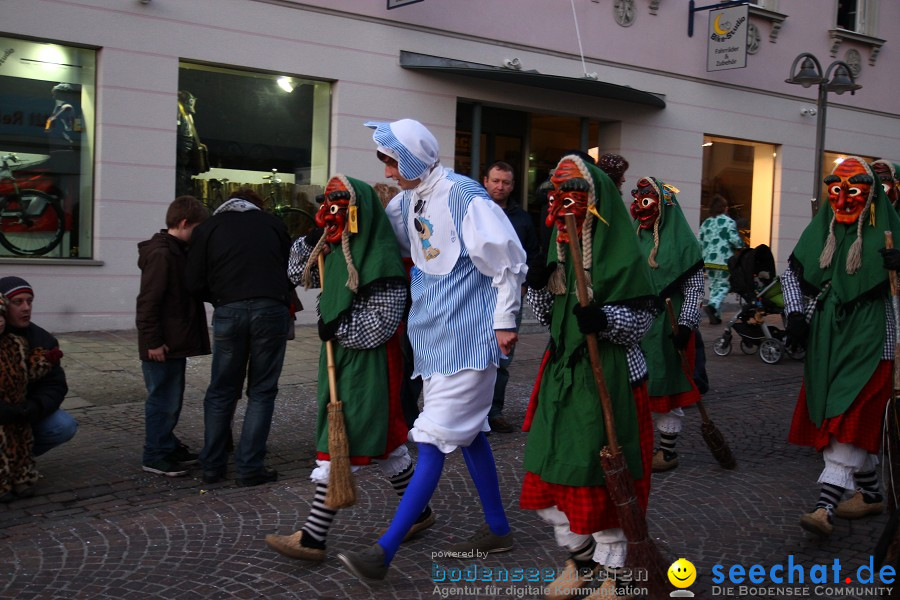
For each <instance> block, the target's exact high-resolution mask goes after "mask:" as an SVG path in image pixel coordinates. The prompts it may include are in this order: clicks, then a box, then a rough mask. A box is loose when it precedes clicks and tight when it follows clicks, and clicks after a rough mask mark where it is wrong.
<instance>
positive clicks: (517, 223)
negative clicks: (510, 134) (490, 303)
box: [484, 160, 540, 433]
mask: <svg viewBox="0 0 900 600" xmlns="http://www.w3.org/2000/svg"><path fill="white" fill-rule="evenodd" d="M514 187H515V173H513V168H512V165H510V164H509V163H506V162H503V161H502V160H500V161H497V162H495V163H494V164H492V165H491V166H490V167H488V170H487V175H486V176H485V177H484V189H485V190H487V193H488V194H490V196H491V199H492V200H493V201H494V202H496V203H497V205H498V206H499V207H500V208H502V209H503V213H504V214H505V215H506V218H507V219H509V222H510V223H512V226H513V229H515V230H516V235H517V236H518V238H519V242H521V244H522V248H524V249H525V256H526V261H527V262H528V264H531V260H532V259H534V258H536V257H537V255H538V253H539V251H540V241H539V239H538V235H537V232H536V231H535V229H534V223H533V222H532V221H531V216H529V214H528V213H527V212H525V211H524V210H523V209H522V205H521V204H519V203H518V202H516V201H515V200H514V199H512V198H511V197H510V196H511V195H512V191H513V188H514ZM523 289H524V288H523ZM523 293H524V292H523ZM521 323H522V311H521V310H520V311H519V313H518V314H517V315H516V329H518V328H519V325H521ZM512 359H513V351H510V353H509V354H508V355H506V356H501V357H500V364H499V365H498V367H497V381H496V383H495V384H494V399H493V402H492V403H491V410H490V411H489V412H488V424H489V425H490V426H491V431H496V432H497V433H512V432H513V431H515V430H516V427H515V426H513V424H512V423H510V422H509V421H507V420H506V419H504V418H503V405H504V402H505V400H506V384H507V383H508V382H509V365H510V363H512Z"/></svg>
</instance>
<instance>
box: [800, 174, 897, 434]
mask: <svg viewBox="0 0 900 600" xmlns="http://www.w3.org/2000/svg"><path fill="white" fill-rule="evenodd" d="M872 188H873V190H874V192H875V194H874V199H873V201H872V204H871V206H870V209H869V211H866V212H863V213H862V214H861V215H860V218H861V219H863V220H864V225H863V228H862V266H861V267H860V269H859V270H858V271H857V272H856V273H854V274H853V275H848V274H847V268H846V264H847V253H848V252H849V250H850V246H851V245H852V244H853V242H854V241H855V240H856V230H857V224H856V223H853V224H852V225H842V224H840V223H835V225H834V234H835V240H836V247H835V252H834V257H833V259H832V261H831V265H830V266H828V267H826V268H824V269H822V268H820V267H819V255H820V254H821V253H822V248H823V247H824V245H825V241H826V239H827V236H828V228H829V225H830V223H831V220H832V218H833V217H834V211H833V210H832V208H831V204H830V203H829V202H825V203H824V204H823V206H822V207H821V208H820V209H819V212H818V213H816V216H815V217H813V219H812V221H811V222H810V224H809V225H808V226H807V227H806V230H805V231H804V232H803V234H802V235H801V236H800V239H799V241H798V242H797V246H796V247H795V248H794V252H793V254H791V257H790V259H789V260H790V264H791V267H792V268H793V269H794V270H795V271H796V272H797V275H798V276H799V277H800V280H801V283H802V284H803V287H804V292H805V293H807V294H813V295H819V306H818V307H817V308H816V311H815V312H814V313H813V317H812V320H811V322H810V334H809V340H808V343H807V345H808V348H809V350H808V352H807V355H806V360H805V362H804V368H803V380H804V384H805V386H806V404H807V407H808V409H809V418H810V420H811V421H812V422H813V423H814V424H815V425H816V427H819V426H821V425H822V422H823V421H824V420H825V419H827V418H831V417H836V416H838V415H841V414H843V413H844V411H846V410H847V409H848V408H849V407H850V404H852V402H853V401H854V400H855V399H856V396H857V395H858V394H859V392H860V391H861V390H862V388H863V387H864V386H865V384H866V383H867V382H868V381H869V379H870V378H871V377H872V374H873V373H874V372H875V369H876V367H877V366H878V363H879V361H880V360H881V357H882V354H883V349H884V342H885V339H884V338H885V314H884V307H885V301H886V300H887V294H888V289H889V288H888V272H887V271H886V270H885V269H884V267H883V266H882V265H883V259H882V257H881V255H880V254H879V252H878V250H879V249H880V248H884V232H885V231H893V232H900V217H898V216H897V213H896V211H894V209H893V207H892V206H891V204H890V202H889V201H888V199H887V196H885V194H884V190H883V189H882V188H881V185H877V184H876V185H873V186H872ZM870 215H871V216H870ZM873 221H874V223H873ZM828 283H830V284H831V285H830V287H828V289H827V290H826V291H825V292H824V293H822V290H823V289H824V288H825V287H826V284H828Z"/></svg>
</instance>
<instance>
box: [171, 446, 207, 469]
mask: <svg viewBox="0 0 900 600" xmlns="http://www.w3.org/2000/svg"><path fill="white" fill-rule="evenodd" d="M166 458H167V459H168V460H170V461H172V462H174V463H176V464H178V465H179V466H182V467H191V466H193V465H196V464H197V463H199V462H200V455H199V454H195V453H194V452H191V449H190V448H188V447H187V445H186V444H182V443H181V442H178V447H177V448H175V449H174V450H172V452H170V453H169V456H167V457H166Z"/></svg>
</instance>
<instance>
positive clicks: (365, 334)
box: [266, 174, 435, 562]
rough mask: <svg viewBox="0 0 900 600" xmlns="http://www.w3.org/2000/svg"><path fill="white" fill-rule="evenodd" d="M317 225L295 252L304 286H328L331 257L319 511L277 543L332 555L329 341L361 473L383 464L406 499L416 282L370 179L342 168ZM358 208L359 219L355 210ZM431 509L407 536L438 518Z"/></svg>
mask: <svg viewBox="0 0 900 600" xmlns="http://www.w3.org/2000/svg"><path fill="white" fill-rule="evenodd" d="M320 201H321V202H322V205H321V206H320V207H319V210H318V212H317V213H316V225H318V226H319V227H320V228H322V229H316V230H313V232H312V233H310V234H309V235H307V236H306V237H305V238H298V239H297V241H296V242H294V244H293V247H292V249H291V258H290V263H289V267H288V275H289V277H290V279H291V281H292V282H293V283H294V284H295V285H296V284H299V283H301V282H303V283H304V284H305V285H306V286H307V287H311V286H318V285H321V284H320V283H319V282H320V281H321V280H320V279H319V268H318V258H319V255H320V254H323V253H324V254H325V259H324V260H325V262H324V265H325V276H324V286H322V293H321V294H320V296H319V302H318V313H319V321H318V328H319V337H320V338H321V339H322V342H323V347H322V352H321V354H320V359H319V390H318V405H319V411H318V418H317V421H316V432H317V433H316V449H317V456H316V468H315V469H314V470H313V472H312V474H311V475H310V478H311V479H312V481H313V482H315V484H316V492H315V497H314V499H313V503H312V507H311V508H310V512H309V516H308V517H307V519H306V522H305V523H304V524H303V526H302V527H301V528H300V530H299V531H297V532H295V533H293V534H292V535H268V536H266V544H268V546H269V547H270V548H272V549H273V550H275V551H277V552H279V553H281V554H283V555H285V556H288V557H291V558H298V559H302V560H308V561H314V562H319V561H322V560H324V559H325V540H326V537H327V535H328V530H329V528H330V527H331V524H332V521H333V520H334V516H335V514H336V512H337V511H336V510H334V509H332V508H329V507H328V506H327V505H326V504H325V495H326V493H327V491H328V481H329V474H330V467H331V461H330V456H329V454H328V408H327V405H328V402H329V397H330V393H329V392H330V390H329V383H328V374H327V368H328V365H327V359H326V353H325V347H324V342H326V341H329V340H333V341H334V343H333V347H334V361H335V371H336V377H337V388H338V389H337V397H338V398H339V399H340V400H341V401H342V405H343V414H344V421H345V426H346V430H347V437H348V439H349V445H350V448H349V450H350V462H351V464H352V465H353V470H354V471H355V470H356V469H358V468H359V467H360V466H362V465H365V464H369V463H372V462H375V463H376V464H378V465H379V467H381V470H382V473H383V474H384V476H385V477H386V478H387V479H388V480H389V481H390V483H391V485H392V486H393V487H394V490H395V491H396V492H397V494H398V495H400V496H401V497H402V496H403V493H404V491H405V490H406V487H407V485H408V483H409V480H410V479H411V478H412V475H413V471H414V467H413V463H412V458H411V457H410V455H409V452H408V450H407V448H406V444H405V442H406V437H407V427H406V423H405V421H404V418H403V409H402V406H401V403H400V387H401V378H402V377H403V359H402V356H401V341H402V336H403V331H402V328H399V327H398V326H399V325H400V322H401V320H402V318H403V315H404V311H405V308H406V297H407V279H406V273H405V270H404V268H403V264H402V262H401V260H400V252H399V249H398V247H397V242H396V240H395V238H394V233H393V230H392V229H391V226H390V223H388V220H387V217H386V216H385V213H384V209H383V208H382V206H381V202H380V201H379V200H378V196H377V195H376V193H375V190H374V189H372V187H371V186H369V185H368V184H366V183H364V182H362V181H359V180H356V179H352V178H350V177H346V176H344V175H340V174H338V175H335V176H333V177H332V178H331V179H330V180H329V181H328V184H327V185H326V187H325V194H324V196H323V197H321V200H320ZM350 215H352V216H350ZM434 521H435V517H434V513H433V512H432V510H431V508H430V507H428V506H425V507H424V509H423V510H422V511H420V514H419V515H417V519H416V521H415V522H414V523H413V525H412V528H411V530H410V532H409V534H408V536H407V537H411V536H412V535H414V534H416V533H419V532H420V531H424V530H425V529H427V528H428V527H431V525H433V524H434Z"/></svg>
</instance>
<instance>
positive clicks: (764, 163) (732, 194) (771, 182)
mask: <svg viewBox="0 0 900 600" xmlns="http://www.w3.org/2000/svg"><path fill="white" fill-rule="evenodd" d="M774 186H775V146H774V145H772V144H764V143H760V142H751V141H745V140H735V139H729V138H720V137H713V136H704V137H703V182H702V186H701V200H700V202H701V207H700V223H702V222H703V221H704V220H705V219H706V218H707V217H708V216H709V201H710V199H711V198H712V197H713V196H714V195H716V194H721V195H722V196H724V197H725V199H726V200H728V207H729V210H728V214H729V216H731V218H733V219H734V220H735V221H736V222H737V226H738V231H739V232H740V234H741V237H742V238H744V242H745V243H746V244H747V245H749V246H751V247H755V246H758V245H759V244H767V245H768V244H771V236H772V198H773V191H774Z"/></svg>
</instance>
